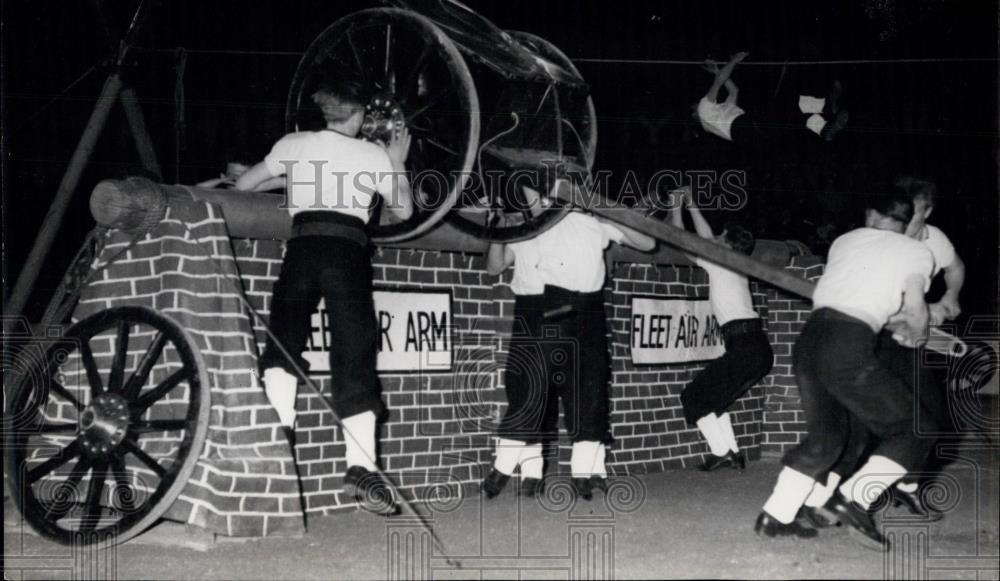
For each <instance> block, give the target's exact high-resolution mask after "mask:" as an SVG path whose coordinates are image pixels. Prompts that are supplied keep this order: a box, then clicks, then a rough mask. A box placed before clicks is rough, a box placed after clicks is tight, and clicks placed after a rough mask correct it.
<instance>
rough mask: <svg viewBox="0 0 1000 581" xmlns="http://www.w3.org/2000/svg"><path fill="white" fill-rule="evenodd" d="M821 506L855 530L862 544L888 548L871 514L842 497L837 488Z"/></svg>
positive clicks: (882, 549)
mask: <svg viewBox="0 0 1000 581" xmlns="http://www.w3.org/2000/svg"><path fill="white" fill-rule="evenodd" d="M823 508H825V509H827V510H829V511H830V512H832V513H833V514H835V515H837V518H838V519H839V520H840V522H842V523H844V524H846V525H847V526H849V527H851V530H852V531H855V532H857V533H858V540H860V541H861V543H862V544H863V545H864V546H866V547H868V548H870V549H874V550H879V551H885V550H888V548H889V543H888V541H886V539H885V537H883V536H882V533H880V532H879V531H878V527H877V526H875V521H874V520H872V515H871V514H870V513H869V512H868V511H866V510H865V509H863V508H861V506H859V505H858V504H857V503H856V502H852V501H849V500H847V499H846V498H844V496H843V495H842V494H840V491H839V490H838V491H836V492H834V493H833V496H831V497H830V500H828V501H826V504H825V505H823Z"/></svg>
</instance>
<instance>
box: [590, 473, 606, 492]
mask: <svg viewBox="0 0 1000 581" xmlns="http://www.w3.org/2000/svg"><path fill="white" fill-rule="evenodd" d="M590 489H591V490H600V491H601V492H607V491H608V479H607V478H605V477H603V476H598V475H597V474H593V475H591V477H590Z"/></svg>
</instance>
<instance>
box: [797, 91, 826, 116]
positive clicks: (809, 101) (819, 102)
mask: <svg viewBox="0 0 1000 581" xmlns="http://www.w3.org/2000/svg"><path fill="white" fill-rule="evenodd" d="M825 106H826V99H820V98H818V97H810V96H809V95H799V111H802V112H803V113H822V112H823V107H825Z"/></svg>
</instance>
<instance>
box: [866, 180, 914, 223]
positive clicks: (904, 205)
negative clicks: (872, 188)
mask: <svg viewBox="0 0 1000 581" xmlns="http://www.w3.org/2000/svg"><path fill="white" fill-rule="evenodd" d="M865 207H866V208H868V209H870V210H875V211H876V212H878V213H879V214H882V215H883V216H888V217H890V218H892V219H894V220H899V221H900V222H902V223H903V224H909V223H910V220H911V219H913V196H911V195H910V193H909V192H908V191H907V190H906V189H905V188H903V187H900V186H898V185H892V186H889V187H886V188H879V190H878V191H876V192H874V193H872V194H870V195H869V196H868V201H867V203H866V205H865Z"/></svg>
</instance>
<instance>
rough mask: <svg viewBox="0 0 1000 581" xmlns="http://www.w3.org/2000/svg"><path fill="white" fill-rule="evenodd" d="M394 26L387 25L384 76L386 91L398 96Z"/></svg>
mask: <svg viewBox="0 0 1000 581" xmlns="http://www.w3.org/2000/svg"><path fill="white" fill-rule="evenodd" d="M392 45H393V36H392V24H386V25H385V66H384V67H383V74H384V75H385V87H386V90H387V91H389V93H391V94H393V95H394V94H396V78H395V72H396V71H394V70H393V68H392V65H391V62H392Z"/></svg>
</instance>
